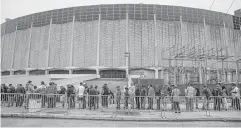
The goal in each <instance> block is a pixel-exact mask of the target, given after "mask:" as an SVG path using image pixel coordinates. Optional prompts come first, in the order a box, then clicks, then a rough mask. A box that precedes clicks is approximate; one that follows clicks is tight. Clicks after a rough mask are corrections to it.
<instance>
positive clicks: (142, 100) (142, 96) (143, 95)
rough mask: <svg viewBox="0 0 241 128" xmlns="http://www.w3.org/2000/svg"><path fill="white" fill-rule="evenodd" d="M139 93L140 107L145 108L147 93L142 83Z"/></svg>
mask: <svg viewBox="0 0 241 128" xmlns="http://www.w3.org/2000/svg"><path fill="white" fill-rule="evenodd" d="M140 95H141V109H145V97H146V95H147V91H146V87H145V85H142V87H141V93H140Z"/></svg>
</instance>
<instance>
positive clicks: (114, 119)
mask: <svg viewBox="0 0 241 128" xmlns="http://www.w3.org/2000/svg"><path fill="white" fill-rule="evenodd" d="M1 117H2V118H9V117H12V118H43V119H75V120H102V121H137V122H140V121H141V122H157V121H158V122H160V121H162V122H179V121H180V122H190V121H219V122H220V121H222V122H226V121H229V122H241V118H161V117H159V118H157V117H156V118H147V117H146V118H143V117H141V118H140V117H113V116H111V115H110V116H109V117H103V116H70V115H68V116H66V115H53V114H51V115H38V114H26V113H11V114H9V113H6V114H1Z"/></svg>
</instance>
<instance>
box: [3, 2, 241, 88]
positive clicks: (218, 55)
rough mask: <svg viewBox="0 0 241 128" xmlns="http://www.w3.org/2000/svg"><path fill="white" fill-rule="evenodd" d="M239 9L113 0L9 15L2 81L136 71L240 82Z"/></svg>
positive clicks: (168, 79)
mask: <svg viewBox="0 0 241 128" xmlns="http://www.w3.org/2000/svg"><path fill="white" fill-rule="evenodd" d="M238 12H239V11H238V10H237V11H236V13H235V14H237V15H236V16H235V15H229V14H225V13H221V12H215V11H209V10H204V9H197V8H189V7H180V6H167V5H147V4H114V5H92V6H80V7H70V8H63V9H55V10H50V11H45V12H39V13H34V14H30V15H26V16H22V17H19V18H16V19H7V20H6V22H5V23H3V24H1V42H2V43H1V47H2V49H1V55H2V56H1V73H2V74H1V75H2V80H13V79H10V78H20V77H21V78H22V77H27V78H28V79H29V78H31V77H36V79H39V78H38V77H45V76H50V75H52V76H54V75H55V76H54V77H51V78H52V79H62V78H63V77H64V78H69V79H71V78H73V76H81V77H82V78H83V77H84V76H88V75H89V76H91V77H86V78H84V79H93V78H108V79H109V78H115V79H116V78H126V76H127V75H128V76H129V75H130V76H131V77H132V78H138V77H141V78H149V79H154V78H155V79H157V78H159V79H164V83H165V84H168V83H173V82H174V83H178V84H185V83H187V82H189V81H192V80H194V81H195V82H198V83H204V82H207V83H212V82H213V81H216V82H217V81H223V82H237V81H239V82H240V80H241V75H240V74H241V70H240V67H241V62H240V59H241V17H240V15H239V13H238ZM26 80H27V79H26ZM40 80H41V79H40Z"/></svg>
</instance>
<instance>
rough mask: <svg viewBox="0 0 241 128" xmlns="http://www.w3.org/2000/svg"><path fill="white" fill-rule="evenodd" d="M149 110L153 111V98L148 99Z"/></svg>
mask: <svg viewBox="0 0 241 128" xmlns="http://www.w3.org/2000/svg"><path fill="white" fill-rule="evenodd" d="M148 109H153V98H152V97H148Z"/></svg>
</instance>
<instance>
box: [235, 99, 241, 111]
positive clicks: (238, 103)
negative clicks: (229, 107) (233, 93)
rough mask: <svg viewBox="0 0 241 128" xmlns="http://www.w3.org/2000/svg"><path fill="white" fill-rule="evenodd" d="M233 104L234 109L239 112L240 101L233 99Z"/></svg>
mask: <svg viewBox="0 0 241 128" xmlns="http://www.w3.org/2000/svg"><path fill="white" fill-rule="evenodd" d="M233 102H234V107H235V109H237V110H240V99H239V98H238V97H235V99H234V101H233Z"/></svg>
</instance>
